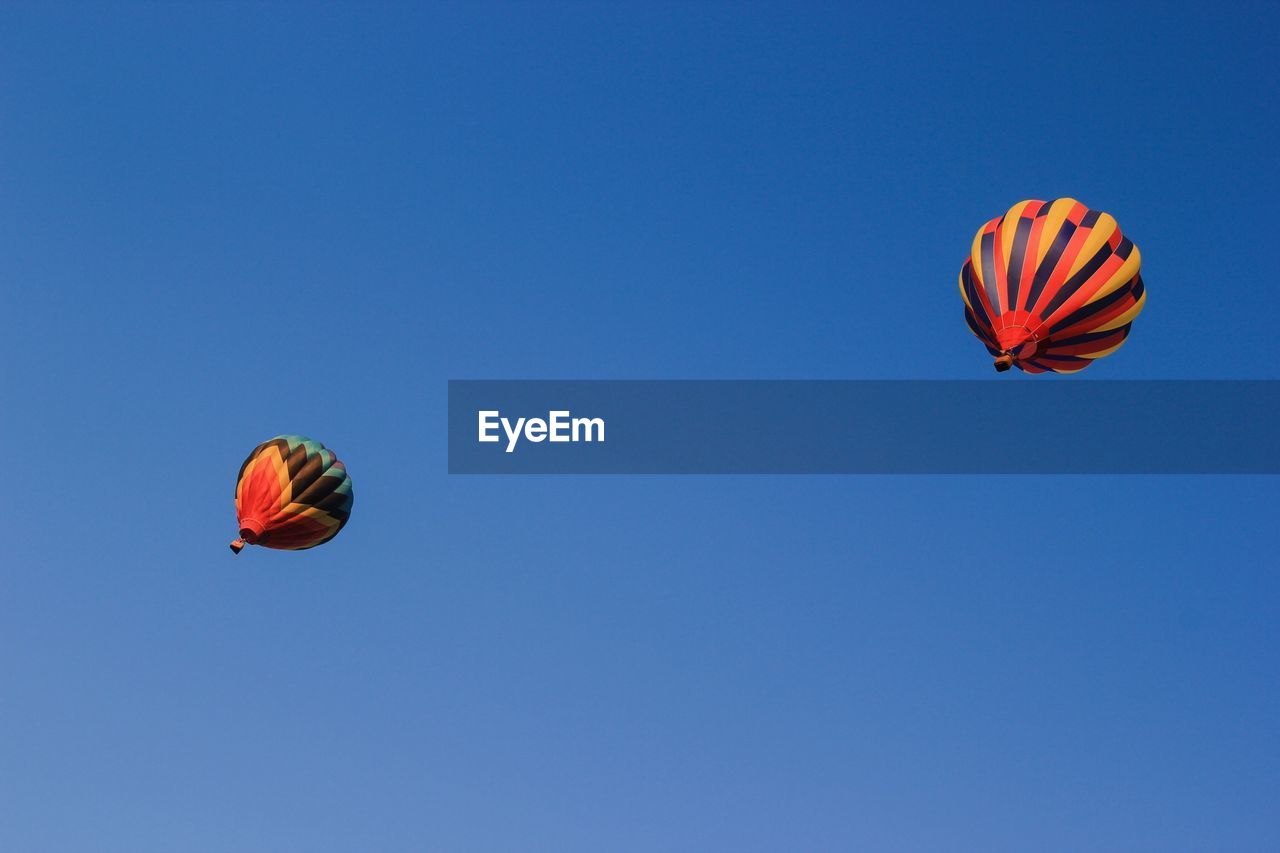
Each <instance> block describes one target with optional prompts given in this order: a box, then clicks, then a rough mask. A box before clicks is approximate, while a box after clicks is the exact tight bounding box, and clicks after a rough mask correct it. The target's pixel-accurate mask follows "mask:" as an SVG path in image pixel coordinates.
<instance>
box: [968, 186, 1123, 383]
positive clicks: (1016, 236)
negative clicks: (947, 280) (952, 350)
mask: <svg viewBox="0 0 1280 853" xmlns="http://www.w3.org/2000/svg"><path fill="white" fill-rule="evenodd" d="M1140 265H1141V257H1140V255H1139V253H1138V247H1137V246H1135V245H1134V244H1133V242H1132V241H1131V240H1129V238H1127V237H1125V236H1124V235H1123V234H1121V233H1120V226H1119V225H1118V224H1117V223H1116V221H1115V219H1113V218H1112V217H1111V216H1110V215H1109V214H1106V213H1103V212H1102V211H1100V210H1090V209H1089V208H1088V207H1086V206H1085V205H1083V204H1081V203H1080V202H1078V201H1076V200H1075V199H1073V198H1060V199H1057V200H1055V201H1022V202H1018V203H1017V204H1015V205H1014V206H1013V207H1011V208H1009V211H1008V212H1007V213H1005V215H1004V216H1001V217H998V218H996V219H992V220H991V221H990V222H988V223H987V224H986V225H983V226H982V227H981V228H979V229H978V233H977V236H975V237H974V239H973V249H972V251H971V252H970V255H969V258H968V260H966V261H965V262H964V267H963V268H962V269H961V270H960V295H961V297H963V299H964V305H965V309H964V316H965V321H966V322H967V323H968V324H969V329H970V331H972V332H973V333H974V334H975V335H976V336H977V337H978V339H979V340H981V341H982V343H983V344H984V345H985V346H986V348H987V351H988V352H990V353H991V354H992V355H993V356H995V357H996V369H997V370H1001V371H1003V370H1008V369H1009V368H1010V367H1013V366H1016V367H1017V368H1019V369H1020V370H1024V371H1026V372H1027V373H1044V372H1045V371H1052V372H1054V373H1075V372H1076V371H1078V370H1083V369H1084V368H1086V367H1088V366H1089V365H1090V364H1091V363H1092V362H1093V360H1094V359H1096V358H1101V357H1102V356H1104V355H1109V354H1110V353H1112V352H1115V351H1116V350H1117V349H1119V347H1120V345H1121V344H1123V343H1124V341H1125V338H1127V337H1128V335H1129V327H1130V325H1131V324H1132V323H1133V319H1134V318H1135V317H1137V316H1138V313H1139V312H1141V311H1142V306H1143V305H1144V304H1145V303H1146V298H1147V294H1146V288H1145V287H1144V286H1143V283H1142V276H1140V275H1139V274H1138V269H1139V266H1140Z"/></svg>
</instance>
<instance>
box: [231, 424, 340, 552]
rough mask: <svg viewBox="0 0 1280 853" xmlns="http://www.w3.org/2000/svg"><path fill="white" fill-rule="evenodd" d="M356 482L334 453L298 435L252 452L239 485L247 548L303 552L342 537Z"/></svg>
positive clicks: (235, 546) (238, 545) (235, 547)
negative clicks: (253, 546) (352, 490)
mask: <svg viewBox="0 0 1280 853" xmlns="http://www.w3.org/2000/svg"><path fill="white" fill-rule="evenodd" d="M352 498H353V496H352V494H351V478H350V477H348V476H347V469H346V466H345V465H343V464H342V463H341V462H339V461H338V457H336V456H334V455H333V451H331V450H329V449H328V448H326V447H325V446H324V445H323V444H321V443H320V442H318V441H312V440H311V439H309V438H303V437H302V436H299V435H278V436H276V437H275V438H273V439H270V440H269V441H264V442H263V443H262V444H259V445H258V446H257V447H255V448H254V449H253V452H252V453H250V454H249V458H248V459H246V460H244V464H243V465H241V466H240V477H239V479H238V480H237V481H236V516H237V517H238V518H239V520H240V538H239V539H237V540H236V541H234V542H232V543H231V550H232V551H234V552H235V553H237V554H239V553H240V549H242V548H243V547H244V546H245V543H249V544H252V545H263V546H265V547H267V548H279V549H282V550H286V551H301V550H303V549H305V548H314V547H315V546H317V545H322V544H324V543H325V542H328V541H329V540H330V539H332V538H333V537H335V536H337V535H338V531H339V530H341V529H342V526H343V525H344V524H346V523H347V519H348V518H349V517H350V515H351V502H352Z"/></svg>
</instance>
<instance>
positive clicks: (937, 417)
mask: <svg viewBox="0 0 1280 853" xmlns="http://www.w3.org/2000/svg"><path fill="white" fill-rule="evenodd" d="M1278 415H1280V382H1278V381H1143V382H1129V381H1118V382H1116V381H1091V380H1084V381H1081V380H1074V381H1053V380H1049V381H999V380H996V381H973V382H963V381H700V380H698V381H577V380H573V381H469V380H456V381H451V382H450V383H449V472H450V473H451V474H1276V473H1280V435H1278V433H1277V423H1278V422H1280V418H1278Z"/></svg>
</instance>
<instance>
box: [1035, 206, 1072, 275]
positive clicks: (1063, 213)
mask: <svg viewBox="0 0 1280 853" xmlns="http://www.w3.org/2000/svg"><path fill="white" fill-rule="evenodd" d="M1077 204H1079V202H1077V201H1076V200H1075V199H1074V198H1060V199H1058V200H1057V201H1055V202H1054V203H1053V204H1051V205H1049V215H1048V216H1046V217H1045V218H1044V225H1043V226H1042V227H1041V229H1040V246H1039V247H1038V248H1037V249H1036V266H1037V267H1039V266H1040V264H1041V263H1042V262H1043V261H1044V256H1045V255H1047V254H1048V253H1049V247H1050V246H1052V245H1053V239H1054V238H1055V237H1057V236H1058V232H1059V231H1061V230H1062V223H1063V222H1066V221H1067V214H1068V213H1070V212H1071V208H1073V207H1075V206H1076V205H1077Z"/></svg>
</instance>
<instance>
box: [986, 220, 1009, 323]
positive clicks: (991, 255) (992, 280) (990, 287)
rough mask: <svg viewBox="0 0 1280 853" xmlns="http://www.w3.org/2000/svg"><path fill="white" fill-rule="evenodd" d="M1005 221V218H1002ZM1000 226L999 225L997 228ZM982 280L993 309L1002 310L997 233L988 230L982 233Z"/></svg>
mask: <svg viewBox="0 0 1280 853" xmlns="http://www.w3.org/2000/svg"><path fill="white" fill-rule="evenodd" d="M1001 221H1002V222H1003V221H1004V220H1003V219H1002V220H1001ZM999 227H1000V226H999V225H997V226H996V228H999ZM982 281H983V284H985V285H986V287H987V299H989V300H990V301H991V310H992V311H999V310H1000V299H999V294H998V293H997V290H996V233H995V232H994V231H988V232H987V233H986V234H983V235H982Z"/></svg>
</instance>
